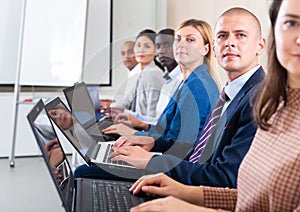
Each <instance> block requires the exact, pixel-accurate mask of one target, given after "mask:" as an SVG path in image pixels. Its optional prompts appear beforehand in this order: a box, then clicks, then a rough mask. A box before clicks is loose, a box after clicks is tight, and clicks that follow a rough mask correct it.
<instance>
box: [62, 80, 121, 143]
mask: <svg viewBox="0 0 300 212" xmlns="http://www.w3.org/2000/svg"><path fill="white" fill-rule="evenodd" d="M63 92H64V94H65V97H66V99H67V102H68V105H69V107H70V109H71V111H72V114H73V115H74V116H75V117H76V119H77V120H78V121H79V123H80V124H81V125H82V126H83V127H84V128H85V129H86V131H87V132H88V133H89V134H91V135H101V136H102V137H103V138H104V140H105V141H115V140H117V139H118V138H119V137H120V135H117V134H110V135H105V134H102V132H101V130H103V129H105V128H107V127H109V126H110V125H112V124H114V123H113V121H112V119H111V117H105V116H103V115H102V114H101V111H100V100H99V93H98V89H95V87H91V88H89V89H88V88H87V86H86V84H85V83H84V82H81V83H76V84H74V85H73V86H70V87H67V88H65V89H63Z"/></svg>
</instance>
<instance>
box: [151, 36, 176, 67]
mask: <svg viewBox="0 0 300 212" xmlns="http://www.w3.org/2000/svg"><path fill="white" fill-rule="evenodd" d="M173 43H174V36H172V35H165V34H160V35H158V36H157V37H156V39H155V50H156V53H157V56H158V59H159V62H160V63H161V64H162V65H163V66H165V67H169V66H170V65H172V64H174V61H175V60H174V54H173Z"/></svg>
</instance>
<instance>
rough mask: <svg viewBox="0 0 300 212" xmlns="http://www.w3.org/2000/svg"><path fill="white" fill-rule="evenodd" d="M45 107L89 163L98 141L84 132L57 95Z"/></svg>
mask: <svg viewBox="0 0 300 212" xmlns="http://www.w3.org/2000/svg"><path fill="white" fill-rule="evenodd" d="M45 108H46V111H47V113H48V115H49V117H50V118H51V119H52V120H53V122H54V123H55V124H56V126H57V127H58V128H59V129H60V130H61V132H62V133H63V134H64V136H65V137H66V138H67V139H68V141H69V142H70V143H71V144H72V146H73V147H74V148H75V149H76V151H77V152H78V153H79V154H80V155H81V156H82V158H83V159H84V160H85V162H86V163H90V160H91V158H92V155H93V154H94V151H97V150H98V149H99V148H97V146H99V145H98V142H97V141H96V140H95V139H94V138H93V137H91V136H90V135H89V134H88V133H87V132H86V130H85V129H84V128H83V127H82V126H81V124H80V123H79V121H78V120H77V119H76V118H75V117H74V116H73V115H72V114H71V112H70V111H69V110H68V108H67V106H66V105H65V104H64V103H63V102H62V101H61V99H60V98H59V97H56V98H55V99H53V100H52V101H50V102H48V103H47V104H46V105H45Z"/></svg>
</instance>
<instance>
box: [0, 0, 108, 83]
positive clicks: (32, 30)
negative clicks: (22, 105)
mask: <svg viewBox="0 0 300 212" xmlns="http://www.w3.org/2000/svg"><path fill="white" fill-rule="evenodd" d="M24 2H26V9H25V17H24V34H23V39H22V47H23V48H22V52H21V61H20V80H19V83H20V85H30V86H31V85H33V86H68V85H72V84H73V83H74V82H78V81H85V82H86V83H87V84H98V85H99V84H101V85H110V84H111V72H110V67H111V62H110V61H111V49H110V43H111V0H16V1H11V0H3V2H2V3H3V4H2V7H1V8H0V11H1V17H2V18H1V20H0V29H1V30H2V31H3V32H5V33H1V35H0V44H1V46H2V48H1V50H0V56H1V58H0V67H1V69H0V84H14V83H15V80H16V73H17V67H16V64H17V61H18V54H17V52H18V40H19V36H20V33H21V32H20V24H21V21H22V17H21V14H22V10H21V9H22V6H21V5H22V4H24Z"/></svg>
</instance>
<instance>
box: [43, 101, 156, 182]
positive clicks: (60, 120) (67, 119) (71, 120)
mask: <svg viewBox="0 0 300 212" xmlns="http://www.w3.org/2000/svg"><path fill="white" fill-rule="evenodd" d="M45 108H46V111H47V112H48V115H49V117H50V119H51V120H52V121H53V122H54V123H55V125H56V126H57V127H58V128H59V130H60V131H61V132H62V133H63V134H64V136H65V137H66V138H67V140H68V141H69V142H70V143H71V144H72V146H73V147H74V148H75V149H76V151H77V152H78V153H79V155H80V156H81V157H82V158H83V160H84V161H85V162H86V163H87V164H90V163H94V164H96V165H97V166H99V167H101V168H102V169H104V170H105V171H107V172H110V173H112V174H114V175H117V176H121V177H123V178H129V177H130V179H138V178H140V177H141V176H142V175H145V174H149V173H148V172H147V171H146V170H143V169H138V168H136V167H134V166H131V165H130V164H127V163H126V162H123V161H111V160H110V158H109V155H110V154H111V153H112V150H111V148H112V147H113V144H114V142H115V141H111V142H105V141H104V140H103V138H102V137H101V136H94V135H90V134H89V133H87V131H86V130H85V129H84V127H83V126H82V125H81V124H80V123H79V122H78V121H77V119H76V117H75V116H73V115H72V113H71V112H70V111H69V110H68V108H67V106H66V105H65V104H64V103H63V102H62V100H61V99H60V98H59V97H56V98H55V99H53V100H51V101H50V102H48V103H47V104H46V105H45ZM153 154H159V153H153Z"/></svg>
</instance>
